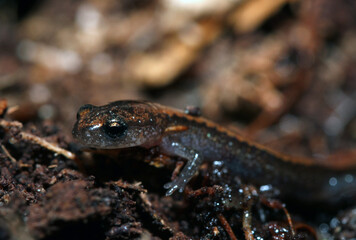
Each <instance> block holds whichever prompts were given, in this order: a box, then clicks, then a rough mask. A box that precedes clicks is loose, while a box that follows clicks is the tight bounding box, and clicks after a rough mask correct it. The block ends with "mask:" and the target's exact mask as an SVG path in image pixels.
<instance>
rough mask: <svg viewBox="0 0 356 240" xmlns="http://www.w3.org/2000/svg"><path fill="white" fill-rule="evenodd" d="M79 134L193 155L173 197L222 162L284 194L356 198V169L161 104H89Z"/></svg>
mask: <svg viewBox="0 0 356 240" xmlns="http://www.w3.org/2000/svg"><path fill="white" fill-rule="evenodd" d="M112 123H114V124H112ZM107 125H110V126H111V125H113V127H114V128H113V129H114V131H113V132H114V133H115V134H116V135H114V136H109V135H112V134H111V133H110V131H111V128H110V127H109V128H108V127H107ZM108 129H109V133H110V134H109V135H108V134H107V131H108ZM73 136H74V137H75V138H76V139H78V140H79V141H80V142H81V143H82V144H83V145H84V146H87V147H92V148H99V149H113V148H127V147H134V146H141V147H145V148H151V147H155V146H159V147H160V150H161V151H162V152H163V153H164V154H167V155H171V156H180V157H182V158H185V159H187V163H186V165H185V167H184V168H183V170H182V171H181V173H180V175H179V176H178V177H177V178H176V179H175V180H173V181H172V182H170V183H168V184H166V185H165V188H166V189H168V191H167V195H170V194H172V193H173V192H174V191H176V190H179V191H183V189H184V187H185V185H186V184H187V183H188V182H189V180H190V179H191V178H192V176H193V175H194V174H195V173H196V171H197V169H198V168H199V166H200V165H201V163H202V162H203V161H221V162H222V163H223V164H224V165H225V166H226V167H227V168H228V169H229V170H230V173H231V175H237V176H239V177H240V178H241V179H243V180H244V181H245V182H248V183H252V184H255V185H258V186H260V185H267V184H270V185H272V186H273V187H274V188H277V189H278V190H279V191H280V193H281V197H282V198H292V199H294V200H298V201H305V202H322V203H328V204H338V203H341V202H343V201H353V200H356V170H355V169H345V170H342V169H340V170H334V169H330V168H328V167H326V166H321V165H317V164H316V163H315V161H313V160H312V159H301V158H293V157H289V156H285V155H283V154H280V153H277V152H275V151H272V150H270V149H267V148H266V147H264V146H261V145H259V144H256V143H252V142H249V141H247V140H246V139H243V138H242V137H241V136H239V135H237V134H236V133H233V132H231V131H229V130H228V129H226V128H223V127H221V126H219V125H217V124H215V123H213V122H211V121H209V120H207V119H204V118H202V117H198V116H192V115H187V114H184V113H183V112H181V111H179V110H175V109H171V108H168V107H165V106H162V105H159V104H154V103H150V102H144V101H117V102H113V103H110V104H108V105H105V106H100V107H95V106H92V105H84V106H83V107H81V108H80V109H79V111H78V116H77V122H76V124H75V126H74V129H73ZM330 183H331V184H330Z"/></svg>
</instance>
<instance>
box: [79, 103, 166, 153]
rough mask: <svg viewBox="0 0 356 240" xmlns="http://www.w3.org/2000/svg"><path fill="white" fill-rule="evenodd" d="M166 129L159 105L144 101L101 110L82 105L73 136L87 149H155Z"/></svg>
mask: <svg viewBox="0 0 356 240" xmlns="http://www.w3.org/2000/svg"><path fill="white" fill-rule="evenodd" d="M165 128H166V118H165V117H164V116H163V115H162V114H161V113H160V112H159V107H158V106H157V105H155V104H152V103H149V102H144V101H117V102H112V103H110V104H107V105H104V106H98V107H97V106H93V105H90V104H86V105H84V106H82V107H81V108H80V109H79V110H78V113H77V122H76V123H75V125H74V128H73V132H72V133H73V136H74V137H75V138H76V139H77V140H78V141H79V142H81V143H82V144H83V145H85V146H86V147H92V148H103V149H113V148H126V147H134V146H144V147H151V146H155V145H156V144H157V143H158V142H159V141H160V139H161V136H162V133H163V131H164V129H165Z"/></svg>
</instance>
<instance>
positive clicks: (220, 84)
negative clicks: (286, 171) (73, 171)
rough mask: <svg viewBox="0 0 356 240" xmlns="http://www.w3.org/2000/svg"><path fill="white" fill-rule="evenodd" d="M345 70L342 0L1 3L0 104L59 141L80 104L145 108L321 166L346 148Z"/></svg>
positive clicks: (352, 17)
mask: <svg viewBox="0 0 356 240" xmlns="http://www.w3.org/2000/svg"><path fill="white" fill-rule="evenodd" d="M355 63H356V1H352V0H340V1H334V0H314V1H298V0H289V1H288V0H273V1H271V0H151V1H149V0H121V1H118V0H108V1H100V0H75V1H74V0H62V1H54V0H47V1H43V0H35V1H26V0H17V1H14V0H0V97H1V98H6V99H7V100H8V104H9V106H18V107H19V108H18V110H17V111H15V112H13V113H11V115H10V117H12V118H13V119H16V120H19V121H22V122H24V123H28V122H35V123H41V122H42V121H51V122H54V123H55V124H57V125H59V126H60V127H61V128H62V129H63V131H64V132H66V133H67V134H68V136H70V131H71V128H72V124H73V123H74V121H75V115H76V111H77V109H78V108H79V107H80V106H81V105H82V104H85V103H92V104H95V105H103V104H106V103H108V102H110V101H115V100H120V99H148V100H152V101H155V102H159V103H162V104H165V105H169V106H173V107H177V108H184V107H185V106H188V105H193V106H199V107H200V108H201V111H202V114H203V116H205V117H207V118H210V119H212V120H214V121H217V122H219V123H221V124H223V125H226V126H229V127H230V128H232V129H235V130H236V131H238V132H240V133H241V134H243V135H245V136H246V137H248V138H250V139H254V140H257V141H259V142H261V143H264V144H267V145H268V146H270V147H273V148H276V149H279V150H282V151H284V152H288V153H292V154H293V155H308V156H326V155H328V154H330V152H335V151H338V150H340V149H347V148H354V147H355V145H356V144H355V143H356V117H355V116H356V64H355Z"/></svg>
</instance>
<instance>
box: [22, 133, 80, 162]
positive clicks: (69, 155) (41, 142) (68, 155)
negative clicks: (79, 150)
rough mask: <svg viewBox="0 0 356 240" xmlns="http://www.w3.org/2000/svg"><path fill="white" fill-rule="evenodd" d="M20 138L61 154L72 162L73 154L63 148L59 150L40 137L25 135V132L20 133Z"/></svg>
mask: <svg viewBox="0 0 356 240" xmlns="http://www.w3.org/2000/svg"><path fill="white" fill-rule="evenodd" d="M20 137H21V138H22V139H23V140H27V141H30V142H33V143H36V144H38V145H40V146H42V147H44V148H46V149H48V150H50V151H52V152H55V153H57V154H61V155H63V156H65V157H66V158H68V159H71V160H74V159H75V154H73V153H72V152H70V151H67V150H65V149H63V148H60V147H58V146H56V145H54V144H53V143H50V142H47V141H46V140H44V139H42V138H40V137H37V136H35V135H33V134H31V133H26V132H20Z"/></svg>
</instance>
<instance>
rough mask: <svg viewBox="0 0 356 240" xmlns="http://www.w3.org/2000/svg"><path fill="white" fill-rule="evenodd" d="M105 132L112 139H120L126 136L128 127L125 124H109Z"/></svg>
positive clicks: (104, 129) (105, 125) (104, 127)
mask: <svg viewBox="0 0 356 240" xmlns="http://www.w3.org/2000/svg"><path fill="white" fill-rule="evenodd" d="M103 131H104V134H105V135H107V136H108V137H110V138H119V137H122V136H124V135H125V134H126V131H127V125H126V123H124V122H117V121H112V122H107V123H105V124H104V126H103Z"/></svg>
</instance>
